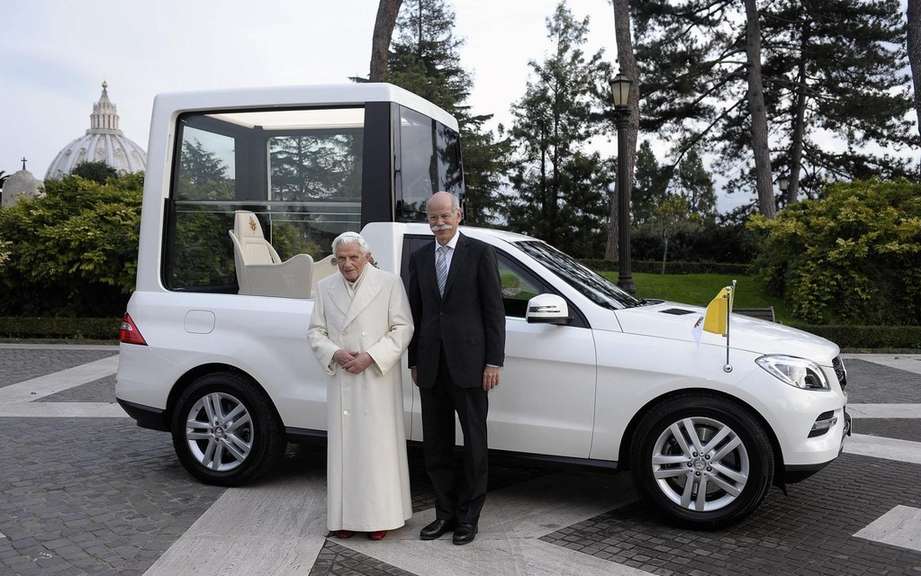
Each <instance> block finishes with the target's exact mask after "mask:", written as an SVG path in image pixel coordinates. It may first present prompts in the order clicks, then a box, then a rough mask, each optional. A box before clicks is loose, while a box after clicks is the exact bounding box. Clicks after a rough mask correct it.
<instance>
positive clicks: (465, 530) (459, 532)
mask: <svg viewBox="0 0 921 576" xmlns="http://www.w3.org/2000/svg"><path fill="white" fill-rule="evenodd" d="M476 533H477V525H476V524H470V523H467V522H461V523H459V524H458V525H457V527H456V528H455V529H454V543H455V544H457V545H458V546H463V545H464V544H470V543H471V542H473V539H474V538H476Z"/></svg>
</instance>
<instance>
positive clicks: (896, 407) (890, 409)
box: [847, 404, 921, 418]
mask: <svg viewBox="0 0 921 576" xmlns="http://www.w3.org/2000/svg"><path fill="white" fill-rule="evenodd" d="M847 413H848V414H850V415H851V417H852V418H921V404H848V405H847Z"/></svg>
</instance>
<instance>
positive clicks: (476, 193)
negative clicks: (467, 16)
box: [388, 0, 510, 225]
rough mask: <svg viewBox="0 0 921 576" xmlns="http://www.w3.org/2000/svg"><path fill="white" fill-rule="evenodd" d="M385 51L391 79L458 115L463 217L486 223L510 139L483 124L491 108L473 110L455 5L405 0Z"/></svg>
mask: <svg viewBox="0 0 921 576" xmlns="http://www.w3.org/2000/svg"><path fill="white" fill-rule="evenodd" d="M395 30H396V39H395V40H394V42H393V43H392V45H391V48H390V54H389V68H390V76H389V79H388V80H389V81H390V82H392V83H393V84H396V85H397V86H400V87H402V88H406V89H407V90H409V91H410V92H414V93H416V94H418V95H419V96H422V97H423V98H425V99H427V100H429V101H431V102H433V103H434V104H436V105H437V106H440V107H441V108H443V109H444V110H446V111H447V112H448V113H450V114H452V115H453V116H454V117H455V118H457V122H458V127H459V129H460V137H461V146H462V155H463V158H464V175H465V200H464V219H465V221H466V222H467V223H468V224H478V225H484V224H488V223H490V222H491V221H492V220H493V218H494V216H495V214H494V210H493V208H492V207H493V206H494V205H495V203H496V198H497V195H498V190H499V188H500V186H501V184H502V183H503V174H504V172H505V170H506V162H507V156H508V153H509V149H510V145H509V142H508V139H507V137H506V136H505V135H504V133H503V129H502V127H501V125H500V126H499V129H498V130H497V131H496V132H494V131H492V130H489V129H488V128H487V127H486V123H487V122H489V120H490V119H491V118H492V115H491V114H473V113H472V112H471V111H470V106H469V105H468V104H467V100H468V98H469V97H470V91H471V90H472V87H473V81H472V78H471V77H470V74H469V73H468V72H467V71H466V70H465V69H464V68H463V66H462V65H461V62H460V53H459V48H460V46H462V45H463V40H461V39H459V38H456V37H455V36H454V11H453V10H452V9H451V7H450V6H449V4H448V3H447V2H446V1H445V0H409V1H408V2H405V3H404V4H403V8H402V10H401V11H400V15H399V17H398V18H397V22H396V29H395Z"/></svg>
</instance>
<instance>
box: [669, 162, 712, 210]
mask: <svg viewBox="0 0 921 576" xmlns="http://www.w3.org/2000/svg"><path fill="white" fill-rule="evenodd" d="M671 184H672V192H673V193H675V194H677V195H679V196H681V197H682V198H684V199H685V200H686V201H687V204H688V212H689V213H690V214H693V215H695V216H696V217H698V218H699V219H700V220H701V221H713V220H714V218H716V193H715V191H714V189H713V178H711V177H710V173H709V172H707V169H706V168H704V163H703V160H702V159H701V157H700V154H699V153H698V152H697V149H696V148H692V149H691V150H689V151H688V153H687V154H685V156H684V160H682V161H681V164H679V165H678V170H677V172H676V173H675V177H674V178H673V179H672V182H671Z"/></svg>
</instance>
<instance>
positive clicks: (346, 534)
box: [333, 530, 355, 540]
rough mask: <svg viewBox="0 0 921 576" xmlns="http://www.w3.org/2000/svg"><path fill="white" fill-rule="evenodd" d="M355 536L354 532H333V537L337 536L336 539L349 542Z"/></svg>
mask: <svg viewBox="0 0 921 576" xmlns="http://www.w3.org/2000/svg"><path fill="white" fill-rule="evenodd" d="M354 535H355V533H354V532H352V531H351V530H336V531H335V532H333V536H335V537H336V538H338V539H340V540H348V539H349V538H351V537H352V536H354Z"/></svg>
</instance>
